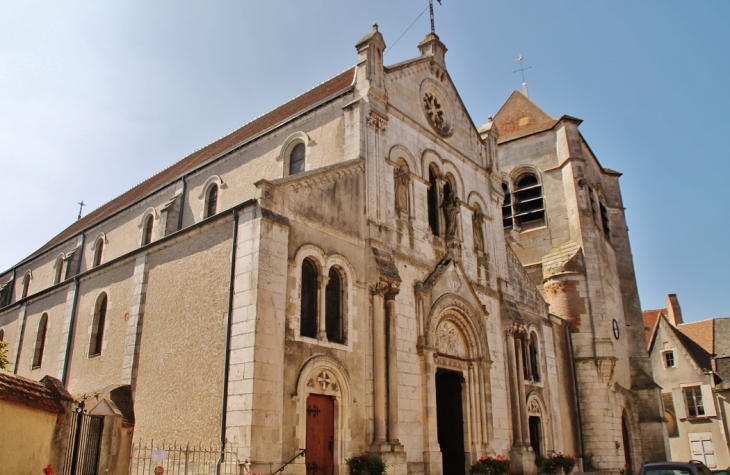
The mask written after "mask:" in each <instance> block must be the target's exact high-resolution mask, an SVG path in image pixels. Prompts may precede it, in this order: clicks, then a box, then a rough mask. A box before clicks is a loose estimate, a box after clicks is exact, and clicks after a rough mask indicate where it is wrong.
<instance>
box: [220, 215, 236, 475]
mask: <svg viewBox="0 0 730 475" xmlns="http://www.w3.org/2000/svg"><path fill="white" fill-rule="evenodd" d="M237 240H238V209H237V208H234V209H233V238H232V243H231V275H230V281H229V283H228V316H227V319H226V320H227V321H226V359H225V364H224V366H223V400H222V401H221V451H220V457H219V458H218V463H217V464H216V467H215V473H216V475H220V473H221V463H223V457H224V456H225V448H226V423H227V420H226V411H227V409H228V376H229V373H230V361H231V325H232V323H233V317H232V313H233V290H234V289H233V282H234V279H235V277H236V247H237V246H236V241H237Z"/></svg>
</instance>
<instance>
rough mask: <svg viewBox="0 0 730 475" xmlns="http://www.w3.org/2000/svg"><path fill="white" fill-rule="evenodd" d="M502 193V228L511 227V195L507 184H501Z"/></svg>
mask: <svg viewBox="0 0 730 475" xmlns="http://www.w3.org/2000/svg"><path fill="white" fill-rule="evenodd" d="M502 193H504V203H503V204H502V226H504V227H505V228H511V227H512V193H510V192H509V186H507V183H502Z"/></svg>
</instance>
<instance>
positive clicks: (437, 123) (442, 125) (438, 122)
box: [423, 92, 448, 135]
mask: <svg viewBox="0 0 730 475" xmlns="http://www.w3.org/2000/svg"><path fill="white" fill-rule="evenodd" d="M423 109H424V110H425V112H426V117H427V118H428V122H429V124H431V127H433V128H434V130H436V132H438V133H440V134H442V135H445V134H446V133H447V132H448V124H447V123H446V118H445V117H444V110H443V107H442V106H441V102H440V101H439V99H438V98H437V97H436V96H435V95H434V94H433V93H432V92H426V93H425V94H424V95H423Z"/></svg>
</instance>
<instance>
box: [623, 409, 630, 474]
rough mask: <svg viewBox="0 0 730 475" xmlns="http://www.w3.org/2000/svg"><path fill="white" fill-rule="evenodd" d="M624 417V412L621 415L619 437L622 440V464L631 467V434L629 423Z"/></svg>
mask: <svg viewBox="0 0 730 475" xmlns="http://www.w3.org/2000/svg"><path fill="white" fill-rule="evenodd" d="M627 419H628V418H627V417H626V411H623V413H622V414H621V436H622V437H623V440H624V463H625V464H626V466H629V467H630V466H631V433H630V432H629V423H628V420H627Z"/></svg>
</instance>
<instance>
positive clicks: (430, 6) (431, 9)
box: [428, 0, 441, 35]
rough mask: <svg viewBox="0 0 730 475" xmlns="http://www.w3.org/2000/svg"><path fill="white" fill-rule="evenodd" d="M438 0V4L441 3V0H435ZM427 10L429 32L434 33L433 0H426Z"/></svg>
mask: <svg viewBox="0 0 730 475" xmlns="http://www.w3.org/2000/svg"><path fill="white" fill-rule="evenodd" d="M436 1H437V2H439V5H441V0H436ZM428 10H429V12H430V13H431V33H432V34H434V35H435V34H436V27H435V26H434V22H433V0H428Z"/></svg>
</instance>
